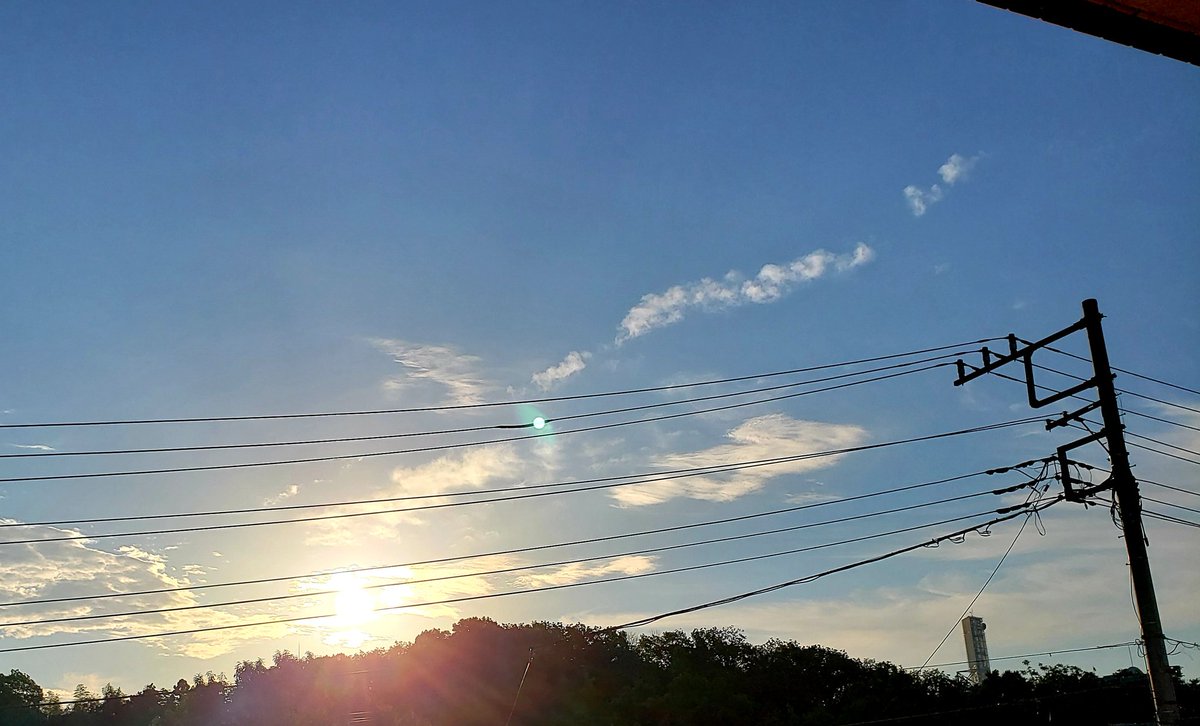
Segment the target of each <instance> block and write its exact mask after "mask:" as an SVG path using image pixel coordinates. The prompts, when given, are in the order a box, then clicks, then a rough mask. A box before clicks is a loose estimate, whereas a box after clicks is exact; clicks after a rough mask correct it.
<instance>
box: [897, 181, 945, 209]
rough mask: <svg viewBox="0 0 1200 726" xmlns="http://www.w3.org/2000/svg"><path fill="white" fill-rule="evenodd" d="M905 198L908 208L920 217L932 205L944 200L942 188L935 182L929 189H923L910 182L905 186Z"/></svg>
mask: <svg viewBox="0 0 1200 726" xmlns="http://www.w3.org/2000/svg"><path fill="white" fill-rule="evenodd" d="M904 199H905V200H906V201H907V202H908V208H909V210H911V211H912V213H913V216H914V217H920V216H921V215H923V214H925V212H926V211H927V210H928V209H929V207H930V206H932V205H934V204H936V203H937V202H940V201H942V188H941V187H939V186H938V185H937V184H934V185H933V186H931V187H929V188H928V189H921V188H920V187H917V186H914V185H912V184H909V185H908V186H906V187H904Z"/></svg>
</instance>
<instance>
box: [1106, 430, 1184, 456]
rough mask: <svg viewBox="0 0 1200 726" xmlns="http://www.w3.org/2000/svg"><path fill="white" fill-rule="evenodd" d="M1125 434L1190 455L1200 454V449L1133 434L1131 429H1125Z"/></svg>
mask: <svg viewBox="0 0 1200 726" xmlns="http://www.w3.org/2000/svg"><path fill="white" fill-rule="evenodd" d="M1125 435H1126V436H1130V437H1132V438H1135V439H1141V440H1142V441H1149V442H1150V443H1152V444H1157V445H1158V446H1165V447H1167V448H1169V449H1175V450H1176V451H1182V452H1183V453H1185V454H1191V455H1192V456H1200V451H1196V450H1194V449H1188V448H1185V447H1183V446H1178V445H1176V444H1170V443H1167V442H1166V441H1160V440H1159V439H1154V438H1151V437H1149V436H1142V435H1141V434H1135V433H1133V432H1132V431H1126V432H1125Z"/></svg>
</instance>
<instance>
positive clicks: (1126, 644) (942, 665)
mask: <svg viewBox="0 0 1200 726" xmlns="http://www.w3.org/2000/svg"><path fill="white" fill-rule="evenodd" d="M1131 645H1141V643H1140V642H1139V641H1136V640H1130V641H1126V642H1124V643H1108V644H1105V645H1092V646H1088V647H1085V648H1060V649H1058V650H1047V651H1042V652H1040V653H1022V654H1020V655H1001V656H989V657H988V660H1017V659H1018V658H1036V657H1038V656H1045V657H1048V658H1053V657H1054V656H1056V655H1063V654H1064V653H1084V652H1087V651H1092V650H1107V649H1109V648H1128V647H1129V646H1131ZM969 664H970V661H966V660H956V661H952V662H949V663H934V664H933V665H922V666H912V667H909V668H905V670H917V671H919V670H921V669H923V668H945V667H947V666H957V665H969Z"/></svg>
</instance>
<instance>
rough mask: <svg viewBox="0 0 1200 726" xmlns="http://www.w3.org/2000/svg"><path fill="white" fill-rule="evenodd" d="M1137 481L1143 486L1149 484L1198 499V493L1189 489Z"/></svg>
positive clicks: (1143, 480)
mask: <svg viewBox="0 0 1200 726" xmlns="http://www.w3.org/2000/svg"><path fill="white" fill-rule="evenodd" d="M1138 481H1140V482H1141V483H1143V484H1151V485H1153V486H1156V487H1162V488H1163V489H1170V490H1171V491H1173V492H1179V493H1181V494H1191V495H1192V496H1193V497H1200V492H1194V491H1192V490H1191V489H1184V488H1183V487H1175V486H1171V485H1170V484H1162V483H1160V482H1156V481H1151V480H1150V479H1139V480H1138Z"/></svg>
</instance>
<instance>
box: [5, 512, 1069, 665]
mask: <svg viewBox="0 0 1200 726" xmlns="http://www.w3.org/2000/svg"><path fill="white" fill-rule="evenodd" d="M1062 500H1063V498H1062V497H1061V496H1058V497H1055V498H1054V499H1052V500H1050V501H1049V502H1047V503H1046V504H1040V505H1035V506H1034V508H1033V511H1036V512H1040V511H1043V510H1045V509H1048V508H1050V507H1051V506H1053V505H1054V504H1057V503H1058V502H1060V501H1062ZM1027 511H1028V510H1027V508H1026V507H1024V506H1021V507H1019V510H1018V511H1016V512H1014V513H1011V514H1006V515H1004V516H1002V517H1000V518H997V519H993V520H991V521H989V522H985V523H983V524H979V525H976V526H974V527H968V528H966V529H961V530H959V531H957V532H953V533H951V534H948V535H943V536H941V537H937V538H934V539H933V540H931V541H930V542H923V543H920V544H915V545H910V546H908V547H904V548H901V549H898V550H892V551H891V552H887V553H884V554H882V555H878V556H876V557H872V558H870V559H866V560H860V561H858V562H854V563H851V564H849V565H842V566H840V567H834V568H832V569H829V570H825V571H823V572H819V573H816V574H814V575H809V576H807V577H801V578H797V579H794V580H787V581H785V582H779V583H776V584H774V585H769V586H767V587H761V588H758V589H757V590H750V591H748V592H742V593H738V594H737V595H730V596H729V597H724V598H721V599H720V600H710V601H709V602H705V603H701V604H699V605H693V606H691V607H686V608H680V609H679V610H672V611H670V612H665V613H660V614H658V615H651V616H650V617H646V618H639V619H638V620H632V621H630V622H627V623H622V624H621V625H613V626H609V627H607V628H602V629H601V631H600V632H606V631H613V630H625V629H627V628H638V627H644V626H646V625H650V624H651V623H656V622H658V621H660V620H665V619H666V618H670V617H674V616H676V615H686V614H688V613H694V612H698V611H700V610H707V609H709V608H714V607H720V606H722V605H729V604H731V603H735V602H739V601H741V600H745V599H747V598H751V597H756V596H758V595H765V594H767V593H771V592H775V591H777V590H782V589H784V588H787V587H792V586H794V585H802V584H807V583H809V582H813V581H815V580H819V579H821V578H822V577H826V576H828V575H832V574H836V573H839V572H845V571H847V570H852V569H855V568H856V567H862V566H863V565H869V564H873V563H875V562H881V561H883V560H887V559H891V558H892V557H897V556H899V555H902V554H905V553H906V552H912V551H913V550H916V549H921V548H922V547H929V546H931V545H936V544H938V543H940V542H944V541H947V540H953V539H954V538H960V537H965V536H966V535H967V534H968V533H970V532H976V531H979V530H980V529H981V528H983V527H991V526H993V525H995V524H998V523H1000V522H1005V521H1008V520H1010V519H1013V518H1015V517H1019V516H1021V515H1022V514H1026V513H1027ZM3 652H4V651H3V650H0V653H3Z"/></svg>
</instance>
